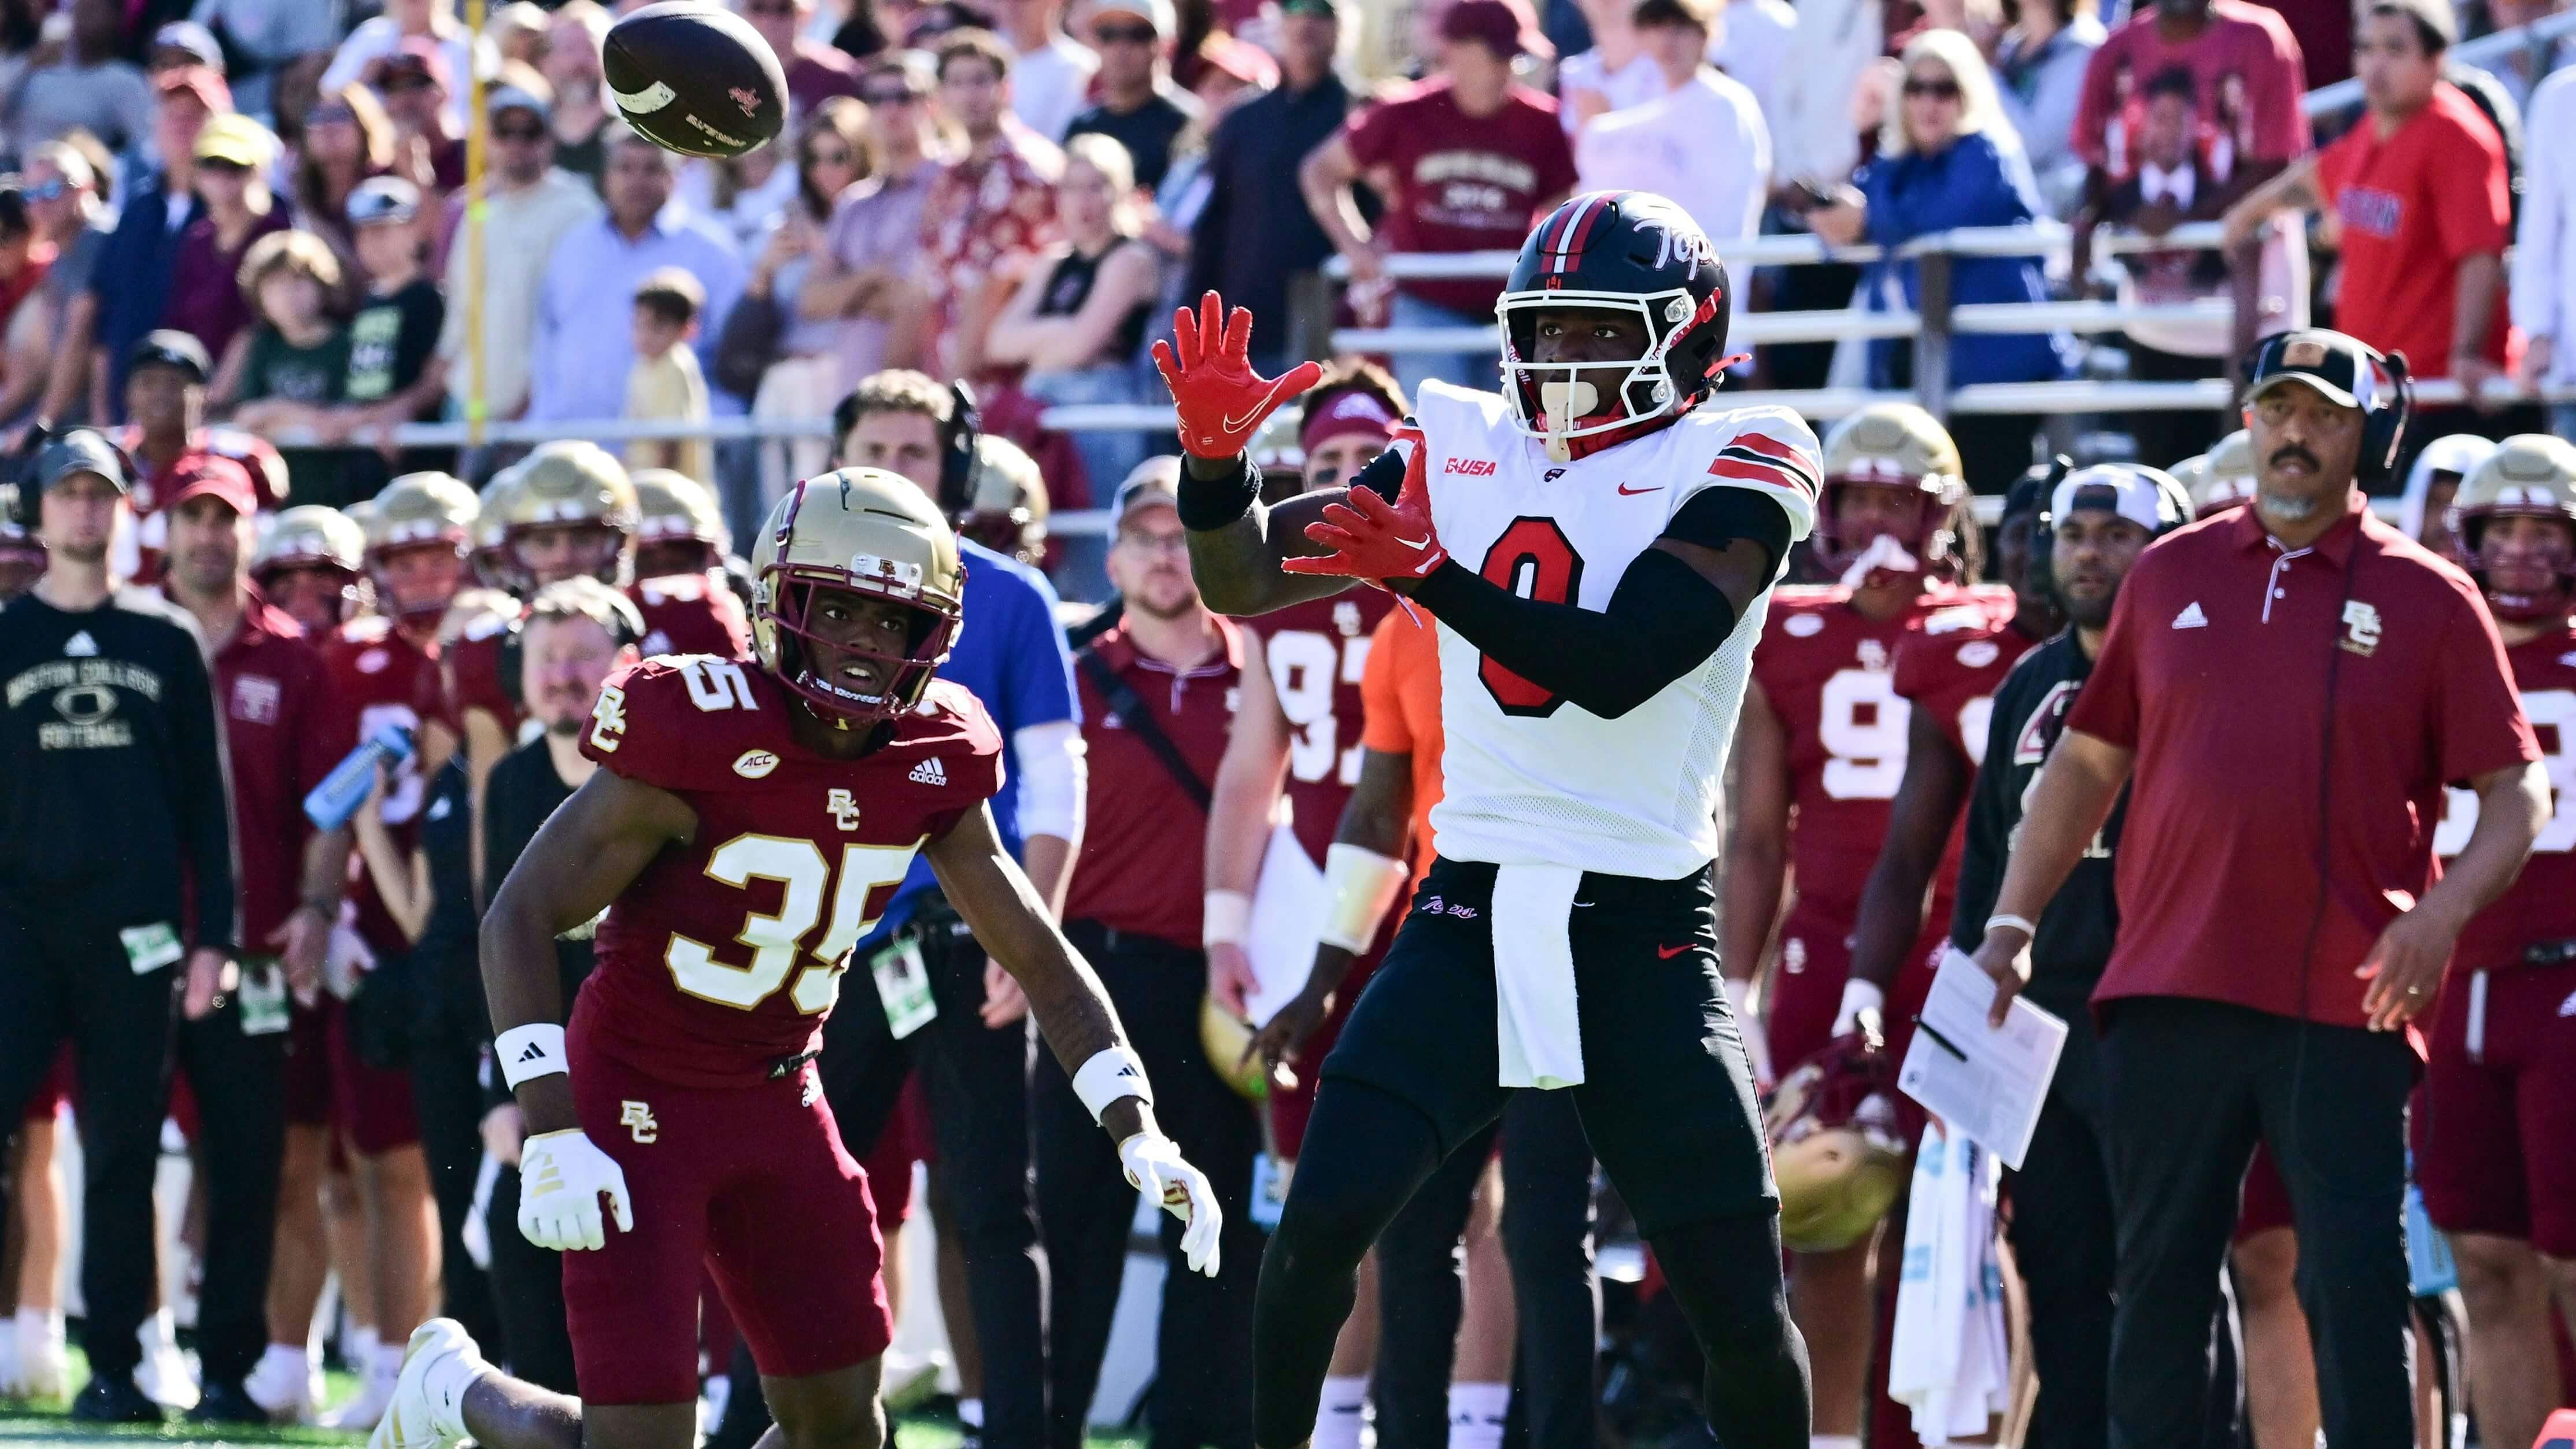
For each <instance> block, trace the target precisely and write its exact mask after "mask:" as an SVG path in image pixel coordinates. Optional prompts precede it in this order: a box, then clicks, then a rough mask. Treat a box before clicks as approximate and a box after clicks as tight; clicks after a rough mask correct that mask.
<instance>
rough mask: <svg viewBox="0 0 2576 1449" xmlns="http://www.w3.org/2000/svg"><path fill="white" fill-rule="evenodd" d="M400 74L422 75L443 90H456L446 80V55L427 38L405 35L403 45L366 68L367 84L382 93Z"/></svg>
mask: <svg viewBox="0 0 2576 1449" xmlns="http://www.w3.org/2000/svg"><path fill="white" fill-rule="evenodd" d="M398 75H416V76H421V77H424V78H426V79H427V80H429V81H430V82H431V83H432V84H434V85H436V86H437V87H438V88H439V89H440V90H453V89H454V87H453V86H450V85H449V84H448V81H447V53H446V52H445V51H444V50H441V49H440V48H439V44H438V42H437V41H435V40H432V39H431V38H429V37H428V36H426V35H406V36H404V37H403V39H402V43H401V44H400V45H397V46H395V47H394V48H393V49H392V50H389V51H387V52H385V53H384V54H383V55H380V56H378V57H376V59H375V61H374V63H373V64H371V65H369V66H368V67H367V76H368V80H367V83H368V84H369V85H371V86H374V87H376V88H377V89H379V90H381V89H383V88H384V84H385V82H387V81H389V80H392V79H393V78H394V77H395V76H398Z"/></svg>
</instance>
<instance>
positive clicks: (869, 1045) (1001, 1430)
mask: <svg viewBox="0 0 2576 1449" xmlns="http://www.w3.org/2000/svg"><path fill="white" fill-rule="evenodd" d="M914 922H915V924H914V926H913V927H911V928H909V929H912V930H913V933H914V935H915V938H916V939H917V940H918V941H919V943H920V946H921V961H922V966H923V967H924V969H925V970H927V971H928V973H929V976H930V995H931V1000H932V1001H933V1002H934V1003H935V1004H936V1005H937V1006H938V1008H939V1015H938V1016H937V1017H936V1018H935V1019H933V1020H932V1021H931V1023H930V1024H929V1025H928V1026H925V1027H923V1028H922V1029H921V1030H919V1031H916V1032H914V1033H913V1034H912V1035H910V1036H908V1037H905V1038H904V1039H903V1040H901V1041H897V1040H895V1039H894V1036H893V1033H892V1031H891V1030H890V1029H889V1028H888V1027H887V1025H886V1017H885V1011H884V1010H883V1004H882V1003H881V1002H880V1001H878V999H877V995H876V992H875V990H874V983H873V982H872V981H871V980H870V979H869V977H868V976H867V974H866V973H865V971H864V969H863V967H864V963H853V968H852V970H851V972H850V974H849V975H848V976H847V977H845V978H843V993H844V995H843V1000H842V1002H841V1005H840V1007H839V1008H838V1009H837V1010H835V1011H834V1012H833V1013H832V1016H831V1019H830V1020H829V1021H827V1022H826V1023H824V1027H823V1057H822V1060H821V1062H820V1063H819V1064H818V1069H819V1072H820V1075H821V1077H822V1080H823V1093H824V1096H825V1097H826V1098H828V1099H829V1100H830V1102H831V1104H832V1116H833V1118H834V1119H835V1120H836V1121H837V1122H838V1123H839V1124H840V1128H841V1141H842V1143H843V1144H844V1145H846V1146H847V1147H848V1148H849V1149H850V1155H851V1156H853V1157H859V1158H865V1157H866V1156H867V1155H868V1154H869V1153H870V1152H871V1151H873V1150H874V1149H875V1147H876V1142H877V1138H878V1137H879V1136H880V1135H882V1134H883V1132H884V1131H885V1124H886V1120H887V1118H888V1117H890V1116H891V1115H893V1112H894V1108H895V1102H896V1099H897V1098H898V1097H900V1096H901V1095H902V1092H903V1083H904V1079H905V1078H906V1077H907V1076H909V1075H910V1074H911V1073H912V1071H913V1069H914V1068H915V1066H916V1065H918V1067H919V1069H920V1071H921V1073H922V1085H923V1087H924V1089H925V1090H926V1092H927V1094H928V1100H929V1106H930V1130H931V1138H932V1141H933V1142H934V1143H936V1144H937V1146H938V1149H939V1155H938V1161H937V1162H936V1163H935V1164H933V1166H932V1169H931V1170H932V1173H933V1174H934V1176H935V1179H936V1181H935V1182H934V1184H933V1186H934V1189H935V1190H934V1192H933V1198H934V1200H935V1201H938V1202H939V1203H940V1204H941V1205H942V1207H943V1209H944V1211H945V1213H946V1217H945V1219H944V1220H943V1221H942V1223H941V1224H940V1226H941V1228H942V1230H943V1231H952V1232H954V1233H955V1234H956V1235H957V1246H958V1250H959V1251H960V1252H961V1253H963V1254H964V1256H965V1259H966V1296H967V1299H968V1300H969V1311H970V1312H971V1313H972V1314H973V1316H974V1328H975V1340H976V1344H977V1346H978V1347H979V1348H980V1349H981V1351H982V1353H983V1357H984V1443H985V1444H986V1445H987V1446H989V1449H1039V1446H1040V1445H1041V1444H1042V1443H1044V1442H1045V1438H1046V1306H1045V1305H1046V1292H1045V1287H1044V1284H1043V1281H1042V1278H1041V1274H1040V1272H1039V1267H1038V1225H1037V1217H1036V1211H1035V1207H1034V1205H1033V1201H1032V1195H1031V1188H1030V1184H1029V1116H1028V1100H1029V1098H1028V1093H1029V1049H1030V1036H1029V1030H1028V1027H1027V1024H1026V1023H1025V1021H1021V1022H1014V1023H1012V1024H1011V1025H1009V1026H1005V1027H1000V1028H998V1029H997V1028H994V1027H988V1026H986V1025H985V1024H984V1019H983V1017H982V1016H980V1015H979V1014H978V1012H979V1009H980V1008H981V1007H982V1006H983V1004H984V962H985V955H984V948H983V947H981V946H979V945H977V944H976V943H975V938H974V936H973V935H972V934H971V933H970V932H968V931H967V929H966V924H965V922H963V921H960V920H958V919H957V917H956V913H955V912H953V911H951V910H949V909H948V907H947V904H946V903H945V902H944V901H941V900H939V899H938V898H937V897H935V896H934V897H931V898H929V899H927V900H925V901H923V902H922V904H921V906H920V909H919V912H918V914H917V915H916V916H915V917H914ZM1045 1054H1046V1053H1045V1051H1044V1049H1043V1048H1041V1049H1040V1050H1039V1055H1041V1056H1043V1055H1045ZM1094 1130H1097V1129H1094ZM734 1391H735V1392H736V1393H740V1392H741V1391H742V1385H741V1384H740V1383H739V1382H737V1383H736V1385H735V1390H734ZM726 1412H727V1414H728V1416H730V1414H731V1412H732V1411H731V1410H730V1409H728V1410H727V1411H726Z"/></svg>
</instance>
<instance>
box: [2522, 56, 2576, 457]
mask: <svg viewBox="0 0 2576 1449" xmlns="http://www.w3.org/2000/svg"><path fill="white" fill-rule="evenodd" d="M2527 111H2528V114H2527V116H2526V120H2527V121H2528V123H2529V125H2528V128H2529V130H2530V133H2531V134H2532V135H2534V136H2548V137H2556V138H2559V139H2558V140H2556V141H2554V142H2552V143H2550V144H2546V145H2542V146H2536V147H2534V148H2533V149H2532V155H2531V170H2530V171H2529V172H2528V173H2527V174H2526V175H2525V177H2524V178H2523V194H2522V216H2521V218H2520V225H2519V229H2518V231H2517V232H2516V235H2515V237H2514V250H2513V285H2512V286H2511V287H2510V288H2509V289H2508V295H2509V297H2510V300H2511V303H2512V309H2513V323H2514V325H2515V326H2516V327H2517V328H2519V329H2521V332H2522V334H2523V355H2522V379H2523V381H2524V382H2525V383H2526V384H2529V385H2531V386H2534V387H2560V388H2564V387H2570V386H2576V146H2571V145H2568V144H2567V143H2566V141H2565V139H2564V138H2566V137H2568V136H2576V67H2571V68H2568V69H2565V70H2561V71H2559V72H2558V73H2557V74H2556V75H2553V76H2551V77H2550V78H2549V79H2547V80H2545V81H2543V82H2541V83H2540V85H2539V86H2538V87H2537V88H2536V89H2534V90H2533V91H2532V93H2531V104H2530V106H2529V107H2528V108H2527ZM2550 431H2551V432H2554V433H2556V434H2557V435H2558V436H2560V437H2562V438H2576V402H2561V403H2557V404H2554V405H2553V406H2552V407H2551V410H2550Z"/></svg>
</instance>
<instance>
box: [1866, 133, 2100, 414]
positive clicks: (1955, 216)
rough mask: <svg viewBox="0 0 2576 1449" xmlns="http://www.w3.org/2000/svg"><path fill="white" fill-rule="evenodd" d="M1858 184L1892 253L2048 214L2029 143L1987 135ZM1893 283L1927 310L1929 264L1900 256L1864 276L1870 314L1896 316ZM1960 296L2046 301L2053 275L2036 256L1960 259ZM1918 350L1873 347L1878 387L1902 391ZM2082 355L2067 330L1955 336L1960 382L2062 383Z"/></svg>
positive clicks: (1876, 165)
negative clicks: (1911, 355)
mask: <svg viewBox="0 0 2576 1449" xmlns="http://www.w3.org/2000/svg"><path fill="white" fill-rule="evenodd" d="M1854 180H1855V184H1857V185H1858V186H1859V187H1860V189H1861V191H1862V193H1863V194H1864V195H1866V196H1867V197H1868V198H1869V222H1868V226H1869V239H1870V240H1871V241H1874V242H1878V243H1880V244H1881V245H1883V246H1887V247H1891V248H1892V247H1899V246H1903V245H1904V244H1905V243H1907V242H1910V241H1912V240H1914V239H1915V238H1916V237H1919V236H1923V235H1925V234H1927V233H1930V232H1936V231H1948V230H1950V229H1952V228H1954V227H1966V226H2026V225H2028V224H2029V223H2030V222H2032V221H2033V220H2035V219H2037V217H2038V216H2039V188H2038V186H2037V184H2036V183H2035V182H2034V181H2033V180H2032V179H2031V172H2030V161H2029V159H2028V158H2027V157H2025V156H2024V155H2023V154H2022V150H2021V146H2020V143H2019V142H2017V141H2016V142H2013V143H2011V144H2010V145H2008V146H2004V145H1998V144H1996V141H1995V138H1994V137H1992V136H1990V135H1985V134H1975V135H1967V136H1962V137H1960V138H1959V139H1958V140H1957V141H1956V142H1954V143H1953V144H1952V145H1951V146H1950V147H1949V148H1948V149H1947V150H1943V151H1940V152H1937V153H1934V154H1930V155H1926V154H1924V153H1923V152H1920V151H1916V152H1911V153H1908V154H1906V155H1903V156H1883V157H1880V158H1879V159H1877V160H1875V161H1872V162H1871V163H1869V164H1868V165H1867V166H1864V167H1862V168H1861V170H1860V174H1859V175H1858V176H1857V177H1856V178H1854ZM1891 282H1893V283H1894V284H1895V285H1896V286H1897V287H1899V288H1901V289H1902V291H1903V295H1904V298H1905V305H1906V306H1908V307H1920V306H1921V305H1922V277H1921V273H1920V265H1919V264H1918V263H1917V262H1915V261H1914V260H1913V259H1911V258H1891V259H1889V260H1886V261H1881V262H1876V263H1873V264H1871V266H1870V269H1869V271H1868V272H1867V273H1866V274H1864V275H1863V277H1862V279H1861V287H1862V289H1863V292H1864V293H1865V295H1866V296H1867V298H1868V308H1869V310H1870V311H1873V312H1885V311H1890V310H1892V308H1891V307H1890V305H1889V303H1890V297H1889V284H1890V283H1891ZM1950 300H1951V301H1952V302H1955V303H1967V302H2045V301H2047V300H2048V279H2047V276H2046V275H2045V273H2043V272H2042V271H2041V269H2040V259H2039V258H2038V257H2037V256H2036V255H2033V256H2026V257H1959V258H1956V259H1954V260H1953V261H1952V262H1951V264H1950ZM1913 345H1914V342H1913V339H1911V338H1892V339H1881V340H1879V341H1876V342H1872V343H1871V344H1870V385H1871V386H1872V387H1881V388H1883V387H1888V386H1892V385H1893V383H1892V379H1893V378H1894V376H1895V372H1894V369H1895V367H1896V364H1897V358H1898V355H1899V353H1900V352H1901V351H1902V350H1904V349H1908V348H1911V347H1912V346H1913ZM2074 359H2075V343H2074V339H2072V338H2070V337H2069V336H2067V335H2066V334H2065V333H2063V332H2028V333H2014V334H2011V335H2008V336H1995V335H1992V334H1982V333H1972V332H1962V333H1958V334H1956V335H1954V336H1953V337H1952V338H1951V339H1950V385H1951V386H1952V387H1961V386H1965V385H1966V384H1969V383H1975V382H2049V381H2054V380H2055V379H2057V378H2061V377H2065V376H2067V375H2068V374H2069V373H2071V372H2072V371H2073V370H2074Z"/></svg>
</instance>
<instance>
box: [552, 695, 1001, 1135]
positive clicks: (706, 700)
mask: <svg viewBox="0 0 2576 1449" xmlns="http://www.w3.org/2000/svg"><path fill="white" fill-rule="evenodd" d="M802 708H804V705H803V704H801V703H800V702H799V701H798V700H797V699H796V697H795V696H794V695H792V694H790V693H789V692H788V691H787V690H786V689H785V688H784V687H783V686H781V685H780V684H779V683H778V682H777V681H776V680H774V679H772V678H771V677H770V676H769V675H768V674H766V673H764V672H762V671H761V670H759V669H758V668H755V667H751V666H747V665H744V664H740V663H737V662H735V661H733V660H729V659H716V658H712V657H709V656H705V655H694V656H689V657H685V658H671V657H664V658H659V659H647V660H645V661H643V662H642V663H640V664H633V665H629V666H627V667H626V668H625V669H622V670H620V671H618V672H617V673H616V674H614V675H611V676H610V677H609V680H608V683H607V684H606V685H604V686H603V687H602V688H601V689H600V692H599V703H598V704H597V706H595V707H594V708H593V710H592V711H591V723H590V726H589V727H588V728H587V729H585V730H584V731H583V732H582V736H581V750H582V753H583V754H584V755H586V756H588V757H589V758H590V759H593V760H596V761H598V762H599V763H600V764H601V765H603V766H605V767H606V768H608V769H609V770H611V771H614V772H615V773H617V774H619V775H623V776H625V777H626V778H628V779H630V780H635V781H638V782H640V783H642V784H647V785H652V786H656V787H658V788H660V789H664V790H668V791H670V792H671V793H672V794H674V795H677V796H679V797H680V798H681V799H682V800H685V801H687V802H688V805H689V808H690V809H691V810H693V811H695V812H697V817H698V828H697V833H696V834H695V835H694V836H693V837H691V838H690V839H689V840H687V841H685V842H679V841H675V842H673V843H671V844H670V845H667V846H665V847H664V848H663V850H662V853H661V854H660V855H658V856H656V857H654V859H653V862H652V864H650V865H648V866H646V867H645V869H644V873H643V874H642V875H639V876H637V877H636V878H635V881H634V883H633V884H631V885H629V886H628V887H627V888H626V890H625V892H624V893H623V894H621V895H619V896H618V898H617V900H616V903H615V904H613V905H611V906H610V907H609V909H608V917H607V919H606V920H604V921H602V922H601V923H600V927H599V935H598V940H597V943H596V950H597V956H598V963H599V964H598V966H597V968H596V969H595V970H594V971H593V972H592V973H591V976H590V980H589V984H587V985H586V986H584V987H583V988H582V991H581V996H580V998H579V1003H578V1007H577V1013H576V1014H577V1016H578V1017H579V1018H580V1019H581V1024H582V1030H583V1032H584V1034H585V1039H586V1040H589V1041H590V1042H592V1043H593V1044H594V1045H596V1046H597V1047H598V1048H599V1049H600V1050H602V1051H605V1052H607V1053H608V1054H609V1055H611V1056H613V1057H615V1058H616V1059H617V1060H618V1061H620V1062H621V1063H623V1064H624V1065H626V1066H627V1067H629V1068H631V1069H632V1070H634V1071H637V1072H641V1073H643V1074H645V1075H647V1076H651V1077H655V1078H658V1079H660V1080H662V1081H666V1082H670V1083H673V1084H674V1085H677V1086H683V1087H727V1086H740V1085H744V1084H747V1083H752V1082H758V1081H761V1080H764V1079H766V1078H769V1077H771V1076H773V1075H777V1074H779V1073H780V1072H781V1071H783V1069H784V1068H783V1067H782V1064H783V1063H786V1062H788V1061H790V1060H792V1059H795V1058H798V1057H801V1056H803V1055H804V1054H806V1053H808V1052H811V1051H813V1050H814V1049H815V1048H816V1047H817V1046H818V1045H819V1044H820V1042H821V1040H822V1027H823V1018H824V1017H825V1016H827V1015H829V1014H830V1012H831V1009H832V1002H833V1001H834V999H835V998H836V997H838V995H839V994H840V985H841V972H842V971H843V969H845V968H846V967H847V966H848V965H849V956H850V948H851V947H852V946H854V945H856V944H857V943H858V941H859V939H860V938H861V937H863V936H865V935H866V934H867V933H868V928H869V927H870V926H872V925H874V924H875V923H876V919H877V917H878V915H879V914H881V913H882V912H883V911H884V910H885V907H886V903H887V902H888V901H889V900H891V899H893V897H894V891H895V887H896V886H898V885H900V884H902V882H903V877H904V872H905V871H906V870H907V869H909V868H910V866H911V864H912V857H913V853H914V852H915V851H917V850H919V849H920V848H921V846H922V844H923V843H924V842H925V841H929V840H935V839H937V838H938V837H940V836H942V835H944V834H946V833H947V832H948V829H949V827H950V826H952V825H954V824H956V823H957V821H958V819H959V818H960V817H962V816H964V815H965V814H966V813H967V812H968V811H971V810H976V809H980V808H982V806H983V804H984V802H985V801H986V800H988V799H990V798H991V797H992V795H993V793H994V792H995V791H997V790H999V789H1000V788H1001V786H1002V736H1001V732H1000V731H999V730H997V729H996V728H994V725H993V722H992V720H991V719H989V718H987V717H986V715H985V713H984V707H983V706H982V705H981V704H978V703H976V701H975V697H974V696H973V695H972V694H969V693H967V692H966V690H965V689H963V688H961V687H960V686H957V685H954V684H950V683H948V682H947V681H945V680H937V681H934V682H933V683H932V684H931V686H930V691H929V693H928V694H927V695H925V696H924V697H923V700H922V703H921V705H920V707H919V708H917V709H915V710H913V711H912V712H910V713H908V714H906V715H903V716H902V717H901V718H899V719H898V720H896V721H895V723H894V733H893V736H892V738H890V739H889V740H887V742H886V743H885V744H884V745H882V746H880V747H879V748H877V749H876V750H874V751H872V752H870V753H869V754H868V755H866V756H865V757H863V758H860V759H856V760H835V759H830V758H827V757H825V756H822V755H818V754H814V753H812V752H811V751H808V750H807V749H805V748H804V747H803V746H801V745H799V744H798V743H796V740H795V737H794V735H793V733H792V732H791V731H790V729H789V728H788V721H789V716H790V712H791V711H793V710H798V709H802Z"/></svg>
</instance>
